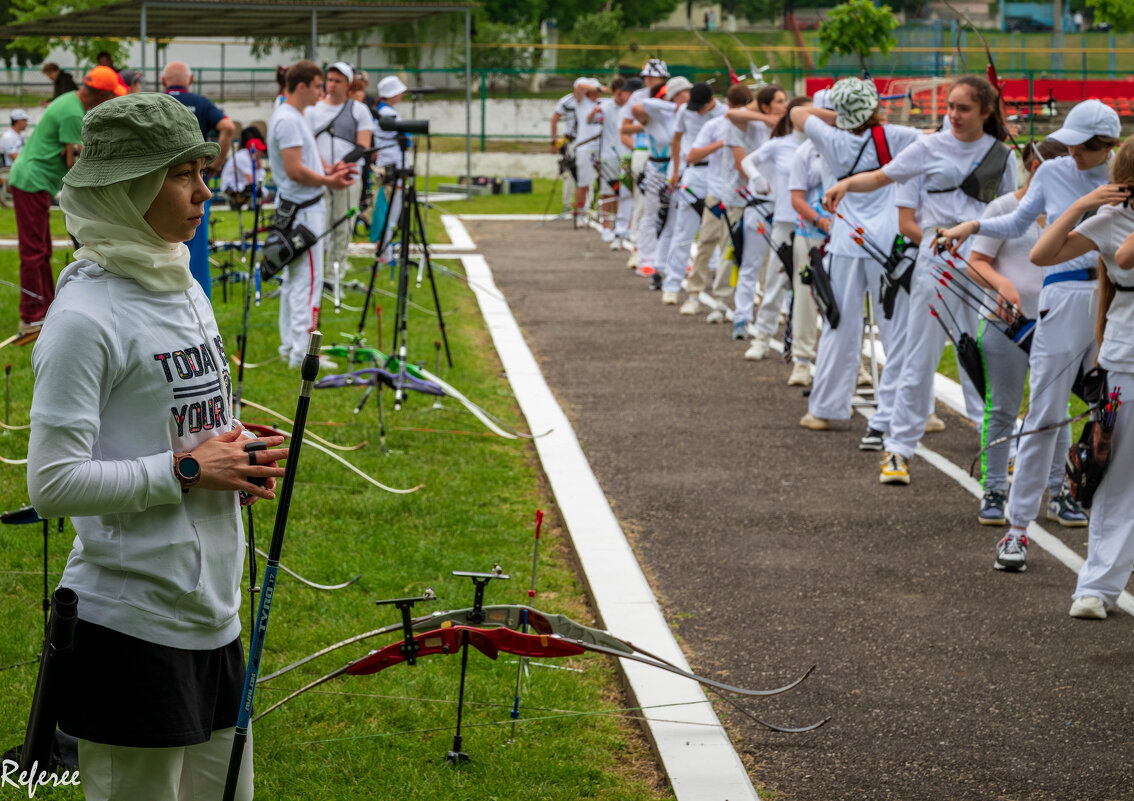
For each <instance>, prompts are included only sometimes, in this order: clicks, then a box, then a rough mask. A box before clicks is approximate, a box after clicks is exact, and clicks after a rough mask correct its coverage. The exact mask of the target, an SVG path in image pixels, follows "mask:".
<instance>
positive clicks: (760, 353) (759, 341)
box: [744, 334, 768, 362]
mask: <svg viewBox="0 0 1134 801" xmlns="http://www.w3.org/2000/svg"><path fill="white" fill-rule="evenodd" d="M767 355H768V335H767V334H757V335H756V339H754V340H753V341H752V344H751V345H749V346H748V350H746V351H744V358H745V359H748V360H749V361H753V362H758V361H760V360H761V359H763V358H764V357H765V356H767Z"/></svg>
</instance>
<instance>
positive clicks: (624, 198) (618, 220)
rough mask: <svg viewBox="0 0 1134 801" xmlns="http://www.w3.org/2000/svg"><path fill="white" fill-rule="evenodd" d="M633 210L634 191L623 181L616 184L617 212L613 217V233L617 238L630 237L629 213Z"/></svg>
mask: <svg viewBox="0 0 1134 801" xmlns="http://www.w3.org/2000/svg"><path fill="white" fill-rule="evenodd" d="M633 212H634V193H633V192H632V191H630V189H628V188H627V186H626V182H625V181H623V182H622V183H620V184H619V185H618V212H617V214H616V215H615V217H614V235H615V236H616V237H618V238H619V239H629V238H630V215H631V214H632V213H633Z"/></svg>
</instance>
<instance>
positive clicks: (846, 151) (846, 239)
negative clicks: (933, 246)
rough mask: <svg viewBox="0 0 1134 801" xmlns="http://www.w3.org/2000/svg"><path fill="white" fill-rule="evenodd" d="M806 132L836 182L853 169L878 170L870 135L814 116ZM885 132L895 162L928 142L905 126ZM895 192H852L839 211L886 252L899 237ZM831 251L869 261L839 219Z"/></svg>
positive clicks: (885, 189) (890, 127)
mask: <svg viewBox="0 0 1134 801" xmlns="http://www.w3.org/2000/svg"><path fill="white" fill-rule="evenodd" d="M803 130H804V133H806V134H807V136H808V138H809V139H810V140H811V141H812V142H814V143H815V149H816V150H818V151H819V154H820V155H821V156H822V157H823V160H824V161H825V162H827V167H828V169H829V170H830V171H831V174H832V175H834V176H835V177H836V178H841V177H842V176H844V175H846V174H848V173H849V172H850V171H851V169H852V168H853V169H854V171H855V173H861V172H870V171H872V170H876V169H878V166H879V159H878V150H877V148H876V147H875V145H874V140H873V136H872V135H871V133H870V132H869V131H864V132H863V133H860V134H854V133H851V132H850V131H846V130H843V129H841V128H836V127H835V126H833V125H828V124H827V123H825V122H823V120H821V119H819V117H816V116H814V115H811V116H808V118H807V122H806V123H805V124H804V127H803ZM882 130H883V131H884V132H885V134H886V144H887V145H888V146H889V148H890V156H891V158H893V159H894V160H895V161H896V160H897V156H898V154H900V153H902V152H904V151H905V150H906V149H907V148H909V147H910V145H912V144H913V143H914V142H916V141H917V140H918V139H924V138H925V136H924V134H922V133H921V132H920V131H918V130H916V129H914V128H907V127H906V126H904V125H884V126H882ZM860 153H861V154H862V155H861V157H860V155H859V154H860ZM856 160H857V162H858V163H857V164H856V163H855V161H856ZM892 163H893V162H891V164H892ZM888 167H889V165H887V168H888ZM887 174H888V173H887ZM894 192H895V190H894V188H893V187H892V186H884V187H882V188H881V189H876V190H874V191H873V192H848V193H847V194H846V196H845V197H844V198H843V200H842V204H841V205H840V207H839V211H840V212H842V214H843V215H845V216H846V217H847V218H848V219H849V220H851V221H853V222H854V223H857V224H858V225H861V226H862V227H863V228H865V229H866V230H867V231H869V232H871V236H870V238H871V240H872V241H873V242H875V243H876V244H878V245H879V246H880V247H882V248H883V249H886V250H888V249H889V246H890V243H891V242H893V241H894V237H895V236H896V235H897V233H898V216H897V214H896V213H895V212H894ZM827 249H828V251H829V252H831V253H835V254H838V255H840V256H853V257H855V258H864V257H866V251H865V250H863V248H862V247H861V246H860V245H857V244H855V242H854V240H853V239H851V229H850V226H849V225H847V223H845V222H843V221H842V220H840V219H839V218H838V217H836V218H835V220H834V222H833V223H832V224H831V243H830V245H828V248H827Z"/></svg>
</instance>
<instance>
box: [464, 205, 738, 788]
mask: <svg viewBox="0 0 1134 801" xmlns="http://www.w3.org/2000/svg"><path fill="white" fill-rule="evenodd" d="M443 219H444V218H443ZM454 224H457V225H459V221H458V220H456V219H454V220H453V221H451V222H446V223H445V226H446V230H451V228H450V226H453V225H454ZM461 262H462V264H463V265H464V268H465V272H466V274H467V275H468V277H469V278H470V279H472V280H470V286H472V288H473V292H474V293H475V294H476V298H477V302H478V303H479V304H480V309H481V313H482V314H483V315H484V320H485V324H486V326H487V327H488V331H489V333H490V334H491V336H492V341H493V344H494V345H495V347H496V351H497V353H498V354H499V356H500V360H501V362H502V363H503V365H504V369H505V371H506V372H507V374H508V379H509V381H510V382H511V385H512V388H513V390H514V392H515V394H516V399H517V401H518V402H519V404H520V409H521V410H522V411H523V413H524V416H525V418H526V419H527V422H528V427H529V429H530V430H532V431H549V430H550V433H549V434H548V435H547V436H543V437H540V438H539V439H537V440H535V445H536V451H537V453H538V454H539V458H540V462H541V464H542V465H543V469H544V471H545V473H546V475H547V477H548V481H549V482H550V484H551V487H552V491H553V492H554V493H555V499H556V502H557V504H558V506H559V510H560V512H561V514H562V516H563V519H564V522H565V523H566V525H567V529H568V531H569V533H570V535H571V539H572V542H573V544H574V547H575V551H576V554H577V555H578V558H579V562H580V564H581V565H582V568H583V574H584V578H585V579H586V582H587V585H588V587H589V588H590V591H591V594H592V596H593V598H594V601H595V605H596V607H597V608H598V612H599V615H600V617H601V619H602V622H603V625H604V626H606V627H607V628H608V629H610V630H611V631H612V632H614V633H616V634H621V635H623V636H627V637H631V638H632V639H633V640H634V641H635V642H636V643H638V644H640V645H641V646H642V647H644V648H647V649H649V650H650V651H652V652H654V653H656V654H658V655H659V656H661V657H663V658H664V659H667V660H669V661H671V662H673V663H674V664H676V665H679V666H680V667H682V668H683V669H689V666H688V663H687V662H686V660H685V656H684V654H682V652H681V648H680V647H679V646H678V644H677V641H676V640H675V639H674V637H673V633H672V632H671V631H670V629H669V625H668V624H667V623H666V621H665V617H664V616H663V615H662V612H661V608H660V606H659V605H658V602H657V598H655V597H654V594H653V591H652V590H651V589H650V587H649V584H648V583H647V581H646V577H645V575H644V574H643V573H642V570H641V567H640V566H639V565H638V561H637V559H636V558H635V556H634V553H633V551H632V550H631V548H630V545H629V543H628V542H627V540H626V537H625V534H624V533H623V531H622V527H621V526H620V525H619V523H618V520H617V518H616V517H615V515H614V512H613V510H612V509H611V508H610V504H609V503H608V502H607V499H606V495H605V494H604V493H603V490H602V487H601V486H600V485H599V483H598V479H597V478H596V477H595V475H594V473H593V472H592V471H591V468H590V465H589V464H588V462H587V458H586V456H585V455H584V454H583V451H582V448H581V447H580V445H579V441H578V439H577V438H576V436H575V432H574V429H573V428H572V426H571V423H570V422H569V421H568V420H567V416H566V415H565V414H564V412H563V410H562V408H561V407H560V406H559V403H558V402H557V401H556V399H555V396H554V395H553V394H552V392H551V389H550V387H548V385H547V382H546V381H545V380H544V377H543V373H542V372H541V371H540V369H539V365H538V364H537V363H536V360H535V357H534V356H533V355H532V353H531V350H530V349H529V348H528V345H527V343H526V342H525V340H524V337H523V334H522V332H521V331H520V327H519V325H518V324H517V323H516V320H515V318H514V317H513V316H512V312H511V309H510V308H509V307H508V303H507V300H506V299H504V296H503V294H501V293H500V291H499V289H497V288H496V285H495V282H494V280H493V276H492V270H491V268H490V267H489V265H488V262H487V261H486V260H485V259H484V257H483V256H480V255H467V256H462V257H461ZM620 667H621V669H622V671H623V673H624V676H625V679H626V682H627V685H628V687H629V689H630V691H631V693H632V694H633V696H634V698H635V700H636V702H637V704H638V705H639V706H641V707H642V708H643V710H642V711H643V715H644V716H645V718H646V729H647V734H648V735H649V737H650V739H651V740H652V741H653V745H654V748H655V749H656V752H657V754H658V757H659V759H660V760H661V762H662V766H663V768H664V770H665V772H666V775H667V776H668V777H669V780H670V782H671V784H672V787H673V792H674V794H675V796H676V797H677V798H678V799H679V801H746V800H748V801H758V799H759V796H758V795H757V793H756V790H755V788H753V786H752V782H751V780H750V779H749V777H748V772H747V770H746V769H745V767H744V765H743V763H742V762H741V761H740V757H739V755H738V754H737V752H736V749H735V748H734V747H733V745H732V742H731V741H730V740H729V738H728V734H727V733H726V732H725V730H724V727H723V726H722V725H721V723H720V720H719V719H718V718H717V715H716V713H715V712H714V711H713V708H712V706H710V704H709V703H708V698H707V697H706V696H705V693H704V692H703V691H702V689H701V687H700V685H698V684H696V683H694V682H692V681H690V680H688V679H684V678H681V677H679V676H676V675H673V674H671V673H666V672H663V671H659V670H656V669H652V668H649V667H647V666H645V665H641V664H637V663H634V662H620Z"/></svg>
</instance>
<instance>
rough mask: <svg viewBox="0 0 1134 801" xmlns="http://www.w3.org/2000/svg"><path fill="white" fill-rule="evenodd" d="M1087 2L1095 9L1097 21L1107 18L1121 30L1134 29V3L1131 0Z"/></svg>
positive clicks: (1088, 0)
mask: <svg viewBox="0 0 1134 801" xmlns="http://www.w3.org/2000/svg"><path fill="white" fill-rule="evenodd" d="M1087 4H1088V5H1089V6H1091V7H1092V8H1093V9H1094V10H1095V21H1096V22H1098V21H1103V20H1105V21H1106V22H1109V23H1111V24H1112V25H1114V27H1116V28H1118V29H1120V30H1124V31H1129V30H1134V3H1131V2H1130V0H1087Z"/></svg>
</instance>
